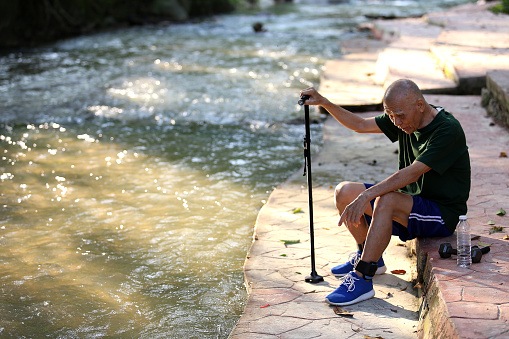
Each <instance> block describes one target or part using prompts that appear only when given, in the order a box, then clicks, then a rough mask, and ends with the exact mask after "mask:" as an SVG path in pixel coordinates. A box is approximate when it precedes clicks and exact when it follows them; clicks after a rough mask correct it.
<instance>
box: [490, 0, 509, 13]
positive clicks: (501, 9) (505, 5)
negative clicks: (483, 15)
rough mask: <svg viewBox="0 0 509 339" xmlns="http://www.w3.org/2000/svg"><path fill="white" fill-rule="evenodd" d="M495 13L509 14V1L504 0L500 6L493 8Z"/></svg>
mask: <svg viewBox="0 0 509 339" xmlns="http://www.w3.org/2000/svg"><path fill="white" fill-rule="evenodd" d="M491 11H492V12H493V13H505V14H509V0H502V1H501V2H500V3H499V4H497V5H495V6H493V7H491Z"/></svg>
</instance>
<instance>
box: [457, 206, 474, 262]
mask: <svg viewBox="0 0 509 339" xmlns="http://www.w3.org/2000/svg"><path fill="white" fill-rule="evenodd" d="M456 233H457V240H458V243H457V246H458V266H459V267H469V266H470V265H472V256H471V250H472V249H471V245H472V241H471V240H470V224H469V223H468V221H467V216H466V215H460V221H459V222H458V226H456Z"/></svg>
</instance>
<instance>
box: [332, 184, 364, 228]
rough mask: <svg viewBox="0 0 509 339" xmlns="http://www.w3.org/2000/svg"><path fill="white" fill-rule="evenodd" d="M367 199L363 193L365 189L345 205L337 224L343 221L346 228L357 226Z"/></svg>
mask: <svg viewBox="0 0 509 339" xmlns="http://www.w3.org/2000/svg"><path fill="white" fill-rule="evenodd" d="M369 201H370V199H369V197H367V195H366V194H365V191H364V192H362V193H361V194H359V196H358V197H357V198H355V200H354V201H352V202H351V203H350V204H349V205H347V206H346V207H345V210H344V211H343V213H342V214H341V219H339V223H338V225H339V226H341V225H342V224H343V223H344V224H345V226H346V228H348V229H351V228H352V227H358V226H359V224H360V222H361V217H362V216H363V215H364V212H365V211H366V208H367V207H368V204H369Z"/></svg>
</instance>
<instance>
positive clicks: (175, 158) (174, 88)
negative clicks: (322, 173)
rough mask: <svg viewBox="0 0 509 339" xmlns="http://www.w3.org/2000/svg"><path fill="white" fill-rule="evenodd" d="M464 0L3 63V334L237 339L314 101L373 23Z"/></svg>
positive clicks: (304, 4) (213, 27) (318, 11)
mask: <svg viewBox="0 0 509 339" xmlns="http://www.w3.org/2000/svg"><path fill="white" fill-rule="evenodd" d="M462 2H465V1H368V0H366V1H352V2H351V3H349V4H328V3H327V2H325V1H300V2H298V3H297V4H282V5H278V6H269V5H267V6H266V7H264V8H263V10H261V11H249V12H242V13H240V12H239V13H235V14H230V15H224V16H215V17H213V18H207V19H203V20H201V21H196V22H193V23H187V24H179V25H167V26H148V27H134V28H129V29H120V30H115V31H110V32H103V33H98V34H94V35H87V36H81V37H76V38H72V39H67V40H63V41H59V42H56V43H53V44H50V45H47V46H43V47H38V48H31V49H20V50H15V51H4V52H3V53H2V54H1V55H0V93H1V97H0V112H1V115H0V147H1V148H0V152H1V159H0V181H1V194H0V211H1V214H0V265H1V270H0V293H1V298H2V299H1V300H2V302H1V303H0V334H1V336H2V337H26V338H34V337H51V338H96V337H115V338H226V337H227V336H228V334H229V332H230V331H231V329H232V328H233V326H234V325H235V323H236V321H237V320H238V319H239V317H240V315H241V313H242V311H243V308H244V305H245V300H246V297H247V294H246V290H245V286H244V280H243V279H244V276H243V271H242V267H243V263H244V259H245V255H246V252H247V250H248V248H249V245H250V243H251V237H252V232H253V226H254V223H255V219H256V216H257V213H258V211H259V209H260V207H261V206H262V205H263V204H264V202H265V199H267V198H268V195H269V194H270V192H271V191H272V190H273V188H274V187H275V186H277V185H278V184H279V183H281V182H282V181H284V180H285V178H286V177H288V176H289V175H290V174H291V173H293V172H294V171H295V170H297V169H298V168H299V167H300V166H302V165H303V151H302V137H303V133H304V127H303V125H302V124H301V123H295V120H296V119H298V118H301V115H302V110H301V108H300V107H299V106H298V105H297V103H296V102H297V95H298V92H299V90H300V89H303V88H305V87H308V86H311V85H319V84H318V81H319V77H320V74H321V72H322V71H323V65H324V63H325V60H327V59H329V58H338V57H341V51H340V50H339V47H338V41H339V40H341V39H348V38H351V37H355V36H358V35H362V34H365V33H360V32H357V30H356V29H355V28H356V26H357V25H358V24H359V23H362V22H365V21H367V19H366V17H365V16H364V14H377V13H382V14H385V15H390V14H398V15H401V14H403V15H415V14H422V13H424V12H426V11H429V10H436V9H439V8H441V7H443V6H449V5H452V4H457V3H462ZM255 22H263V24H264V27H265V28H266V29H267V32H265V33H261V34H255V33H254V32H253V29H252V24H253V23H255ZM320 133H321V126H320V124H316V125H313V128H312V134H313V147H314V148H313V152H315V151H317V149H318V147H319V146H320V138H321V135H320ZM331 184H334V183H331Z"/></svg>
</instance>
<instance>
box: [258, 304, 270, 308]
mask: <svg viewBox="0 0 509 339" xmlns="http://www.w3.org/2000/svg"><path fill="white" fill-rule="evenodd" d="M269 306H270V305H269V304H267V305H265V306H260V308H265V307H269Z"/></svg>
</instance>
